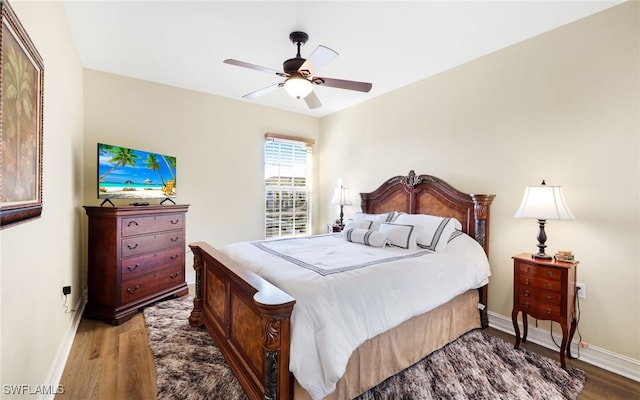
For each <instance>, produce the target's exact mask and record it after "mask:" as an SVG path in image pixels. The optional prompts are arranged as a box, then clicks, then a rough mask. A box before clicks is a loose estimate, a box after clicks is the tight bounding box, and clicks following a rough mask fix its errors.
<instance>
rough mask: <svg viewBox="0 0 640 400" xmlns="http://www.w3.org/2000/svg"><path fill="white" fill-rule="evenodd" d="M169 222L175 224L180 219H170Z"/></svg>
mask: <svg viewBox="0 0 640 400" xmlns="http://www.w3.org/2000/svg"><path fill="white" fill-rule="evenodd" d="M170 222H171V225H175V224H177V223H178V222H180V220H179V219H172V220H171V221H170Z"/></svg>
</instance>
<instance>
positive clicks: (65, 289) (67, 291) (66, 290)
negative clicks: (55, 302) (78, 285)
mask: <svg viewBox="0 0 640 400" xmlns="http://www.w3.org/2000/svg"><path fill="white" fill-rule="evenodd" d="M62 294H63V295H65V296H66V295H68V294H71V286H63V287H62Z"/></svg>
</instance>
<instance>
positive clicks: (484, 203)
mask: <svg viewBox="0 0 640 400" xmlns="http://www.w3.org/2000/svg"><path fill="white" fill-rule="evenodd" d="M494 197H495V195H493V194H467V193H463V192H461V191H459V190H457V189H455V188H454V187H453V186H451V185H449V184H448V183H446V182H445V181H443V180H441V179H439V178H436V177H435V176H431V175H416V174H415V172H413V170H411V171H409V175H407V176H394V177H393V178H390V179H388V180H387V181H386V182H384V183H383V184H382V185H380V187H378V188H377V189H376V190H374V191H373V192H370V193H360V199H361V207H362V211H363V212H366V213H371V214H378V213H384V212H389V211H404V212H406V213H409V214H430V215H438V216H442V217H453V218H456V219H457V220H458V221H460V223H461V224H462V230H463V231H464V232H465V233H466V234H468V235H469V236H471V237H473V238H475V239H476V240H477V241H478V243H480V245H481V246H482V247H483V248H484V251H485V253H486V254H487V255H488V254H489V210H490V206H491V202H492V201H493V198H494Z"/></svg>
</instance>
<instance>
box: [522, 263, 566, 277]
mask: <svg viewBox="0 0 640 400" xmlns="http://www.w3.org/2000/svg"><path fill="white" fill-rule="evenodd" d="M520 273H521V274H524V275H532V276H537V277H539V278H544V279H549V280H554V281H559V280H560V274H561V272H560V270H558V269H556V268H548V267H540V266H536V265H531V264H525V263H520Z"/></svg>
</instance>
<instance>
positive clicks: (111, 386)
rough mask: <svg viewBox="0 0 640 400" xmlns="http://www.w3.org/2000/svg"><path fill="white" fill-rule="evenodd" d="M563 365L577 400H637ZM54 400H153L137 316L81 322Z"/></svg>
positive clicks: (592, 371)
mask: <svg viewBox="0 0 640 400" xmlns="http://www.w3.org/2000/svg"><path fill="white" fill-rule="evenodd" d="M488 332H489V333H491V334H494V335H496V336H498V337H501V338H502V339H504V340H506V341H509V342H512V343H513V342H514V337H513V336H510V335H508V334H506V333H503V332H500V331H497V330H495V329H492V328H489V330H488ZM524 347H525V348H527V349H529V350H532V351H536V352H538V353H540V354H542V355H545V356H547V357H552V358H555V357H557V356H558V355H557V353H556V352H554V351H552V350H549V349H546V348H544V347H541V346H538V345H535V344H533V343H526V344H525V345H524ZM567 363H568V365H571V366H574V367H577V368H580V369H582V370H583V371H585V372H586V373H587V381H586V384H585V388H584V390H583V392H582V393H581V394H580V396H579V397H578V398H579V399H580V400H591V399H594V400H595V399H598V400H602V399H620V400H622V399H624V400H628V399H640V383H638V382H635V381H632V380H630V379H627V378H623V377H621V376H619V375H615V374H612V373H610V372H608V371H605V370H602V369H599V368H596V367H594V366H592V365H590V364H587V363H585V362H583V361H580V360H567ZM60 384H61V385H62V386H63V387H64V394H59V395H57V396H56V400H70V399H78V400H91V399H96V400H110V399H117V400H121V399H133V400H136V399H156V384H155V372H154V367H153V358H152V355H151V350H150V348H149V344H148V340H147V330H146V327H145V324H144V317H143V316H142V313H138V314H136V315H135V316H134V317H133V318H132V319H131V320H129V321H127V322H125V323H123V324H122V325H119V326H111V325H107V324H105V323H102V322H98V321H91V320H87V319H84V318H83V319H82V321H81V322H80V326H79V328H78V332H77V334H76V338H75V340H74V342H73V346H72V348H71V353H70V354H69V358H68V360H67V365H66V367H65V370H64V373H63V375H62V379H61V381H60Z"/></svg>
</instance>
